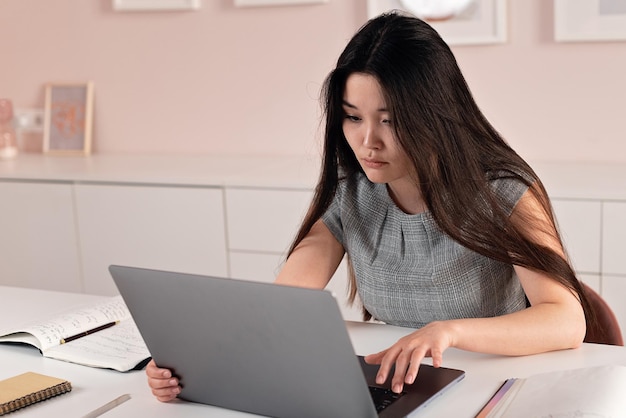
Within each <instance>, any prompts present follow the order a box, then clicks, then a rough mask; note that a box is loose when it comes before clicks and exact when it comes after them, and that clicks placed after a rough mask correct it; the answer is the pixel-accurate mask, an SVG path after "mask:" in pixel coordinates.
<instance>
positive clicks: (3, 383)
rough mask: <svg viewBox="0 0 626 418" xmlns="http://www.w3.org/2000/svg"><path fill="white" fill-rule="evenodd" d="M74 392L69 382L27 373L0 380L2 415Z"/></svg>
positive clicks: (0, 410) (0, 409) (0, 407)
mask: <svg viewBox="0 0 626 418" xmlns="http://www.w3.org/2000/svg"><path fill="white" fill-rule="evenodd" d="M70 390H72V384H71V383H70V382H68V381H67V380H63V379H58V378H56V377H51V376H46V375H43V374H39V373H33V372H27V373H23V374H20V375H18V376H14V377H10V378H8V379H5V380H0V415H4V414H8V413H9V412H13V411H15V410H17V409H20V408H24V407H26V406H28V405H31V404H34V403H36V402H40V401H44V400H46V399H49V398H52V397H53V396H57V395H61V394H63V393H66V392H69V391H70Z"/></svg>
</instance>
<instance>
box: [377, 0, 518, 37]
mask: <svg viewBox="0 0 626 418" xmlns="http://www.w3.org/2000/svg"><path fill="white" fill-rule="evenodd" d="M454 4H463V5H464V6H463V8H462V10H460V11H458V13H457V14H454V15H448V16H445V15H441V16H439V15H433V18H432V19H429V18H426V17H423V16H418V17H421V18H422V19H424V20H425V21H426V22H427V23H428V24H429V25H430V26H432V27H433V28H434V29H435V30H436V31H437V32H438V33H439V35H440V36H441V37H442V38H443V40H444V41H446V43H447V44H448V45H485V44H500V43H504V42H506V41H507V3H506V0H455V1H451V0H447V1H439V0H438V1H425V0H421V1H413V2H412V1H411V0H367V11H368V17H369V18H370V19H371V18H373V17H375V16H378V15H379V14H381V13H383V12H387V11H389V10H394V9H396V10H403V11H405V12H409V13H411V14H414V15H417V13H415V10H416V9H417V8H422V7H423V8H424V9H423V10H427V9H433V11H434V10H435V9H441V8H442V7H443V6H444V5H449V7H450V8H451V10H452V9H453V5H454ZM435 6H437V7H435Z"/></svg>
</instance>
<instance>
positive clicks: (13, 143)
mask: <svg viewBox="0 0 626 418" xmlns="http://www.w3.org/2000/svg"><path fill="white" fill-rule="evenodd" d="M16 155H17V140H16V139H15V128H14V126H13V103H12V102H11V100H9V99H0V160H9V159H11V158H15V156H16Z"/></svg>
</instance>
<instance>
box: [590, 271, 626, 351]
mask: <svg viewBox="0 0 626 418" xmlns="http://www.w3.org/2000/svg"><path fill="white" fill-rule="evenodd" d="M583 287H584V289H585V294H586V295H587V298H588V299H589V303H590V304H591V308H592V309H593V311H594V313H595V315H596V323H595V324H587V335H585V340H584V341H585V342H586V343H598V344H610V345H621V346H623V345H624V339H623V338H622V331H621V329H620V326H619V322H617V318H616V317H615V314H614V313H613V311H612V310H611V307H610V306H609V305H608V304H607V303H606V301H605V300H604V299H602V296H600V295H599V294H598V293H597V292H596V291H595V290H593V289H592V288H590V287H589V286H588V285H586V284H584V283H583Z"/></svg>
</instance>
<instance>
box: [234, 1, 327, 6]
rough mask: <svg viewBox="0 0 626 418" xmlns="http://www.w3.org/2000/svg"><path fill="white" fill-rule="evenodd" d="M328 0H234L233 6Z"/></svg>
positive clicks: (314, 2)
mask: <svg viewBox="0 0 626 418" xmlns="http://www.w3.org/2000/svg"><path fill="white" fill-rule="evenodd" d="M328 1H329V0H234V2H235V7H257V6H292V5H296V4H321V3H328Z"/></svg>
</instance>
